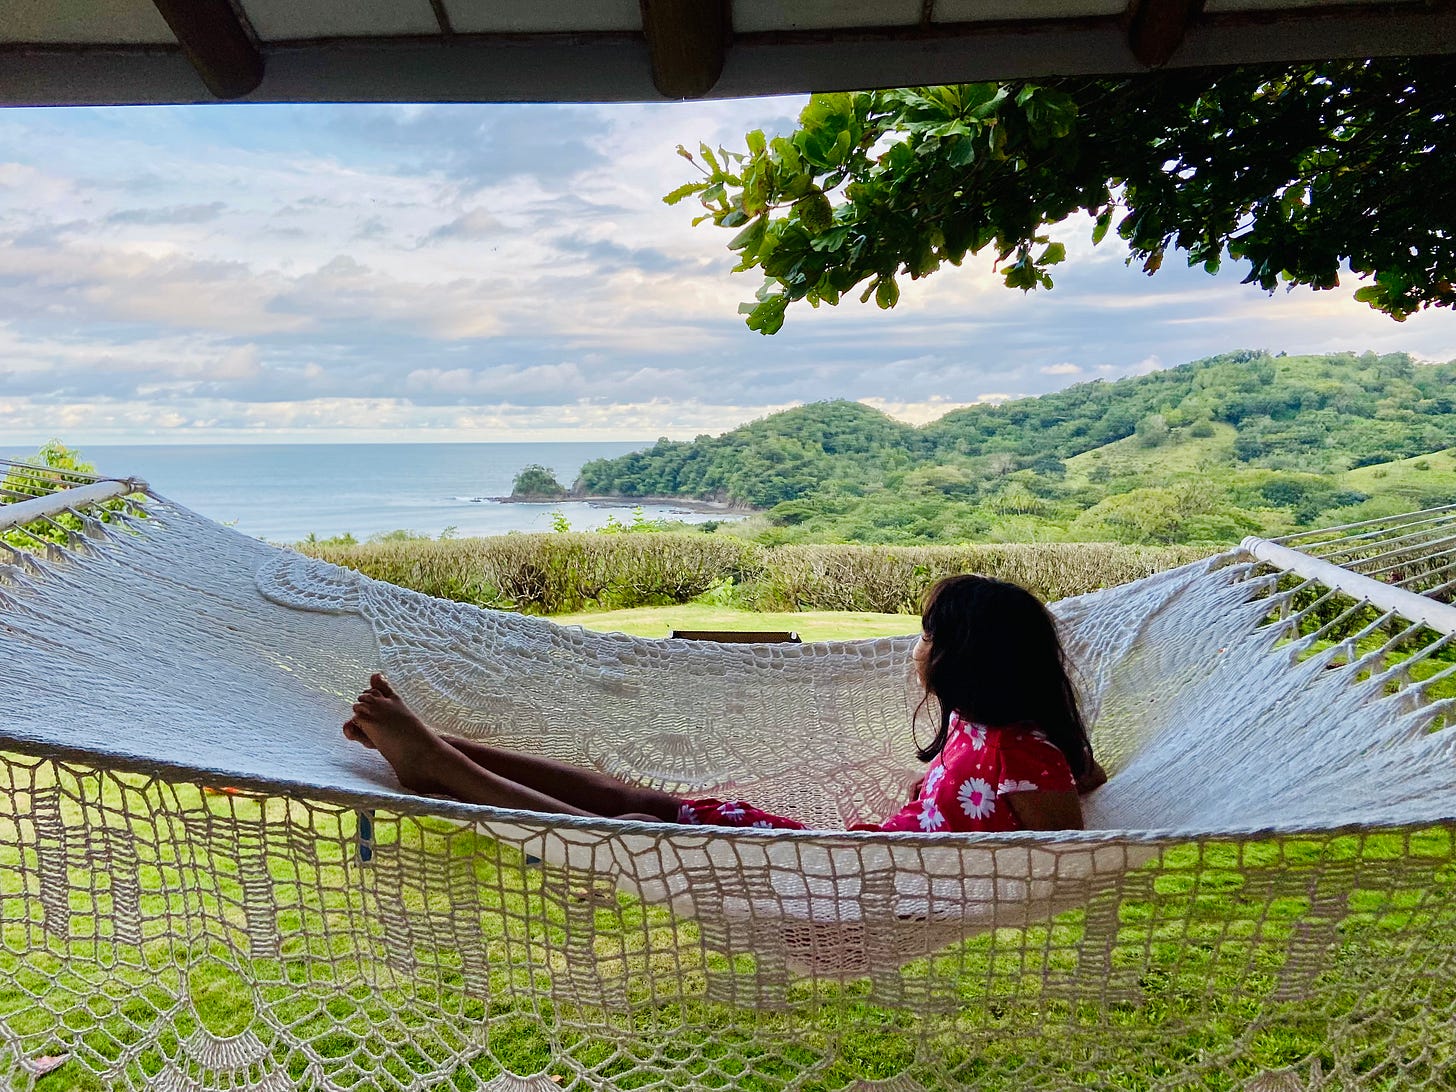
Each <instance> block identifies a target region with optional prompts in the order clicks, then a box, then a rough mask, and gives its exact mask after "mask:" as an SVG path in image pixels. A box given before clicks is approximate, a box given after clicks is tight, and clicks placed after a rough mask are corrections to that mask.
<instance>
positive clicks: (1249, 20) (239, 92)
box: [0, 0, 1456, 106]
mask: <svg viewBox="0 0 1456 1092" xmlns="http://www.w3.org/2000/svg"><path fill="white" fill-rule="evenodd" d="M1451 52H1456V5H1453V4H1452V3H1450V2H1448V0H1378V2H1377V0H1354V2H1338V0H1337V2H1329V0H103V2H97V0H0V104H5V105H15V106H19V105H31V106H40V105H81V104H103V103H105V104H120V103H196V102H214V101H218V100H219V99H241V100H244V101H250V102H348V101H355V102H565V101H600V102H605V101H660V100H663V99H682V98H700V97H713V98H727V97H735V96H746V95H770V94H784V93H792V92H805V91H831V90H846V89H853V88H868V87H892V86H906V85H919V84H935V83H960V82H968V81H974V80H984V79H1013V78H1023V77H1046V76H1055V75H1084V74H1109V73H1126V72H1140V71H1145V70H1147V69H1150V68H1158V67H1163V66H1169V67H1203V66H1219V65H1231V64H1245V63H1259V62H1291V61H1306V60H1317V59H1322V58H1336V57H1365V56H1380V55H1399V54H1431V53H1451Z"/></svg>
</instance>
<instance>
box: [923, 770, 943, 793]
mask: <svg viewBox="0 0 1456 1092" xmlns="http://www.w3.org/2000/svg"><path fill="white" fill-rule="evenodd" d="M944 777H945V767H944V766H937V767H935V768H934V769H933V770H931V771H930V772H929V773H928V774H926V775H925V784H923V785H921V786H920V797H921V799H924V798H925V797H927V796H934V795H935V787H936V786H937V785H939V784H940V782H941V780H942V779H943V778H944Z"/></svg>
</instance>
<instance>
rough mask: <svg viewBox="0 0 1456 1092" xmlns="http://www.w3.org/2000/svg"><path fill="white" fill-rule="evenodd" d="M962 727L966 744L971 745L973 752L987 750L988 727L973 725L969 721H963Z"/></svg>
mask: <svg viewBox="0 0 1456 1092" xmlns="http://www.w3.org/2000/svg"><path fill="white" fill-rule="evenodd" d="M960 726H961V732H962V733H963V734H964V735H965V737H966V742H967V743H969V744H970V745H971V750H973V751H979V750H982V749H984V748H985V746H986V726H985V725H984V724H972V723H971V722H970V721H968V720H962V721H961V722H960Z"/></svg>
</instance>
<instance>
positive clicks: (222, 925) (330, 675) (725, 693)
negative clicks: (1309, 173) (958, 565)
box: [0, 467, 1456, 1092]
mask: <svg viewBox="0 0 1456 1092" xmlns="http://www.w3.org/2000/svg"><path fill="white" fill-rule="evenodd" d="M27 474H28V475H30V476H31V479H26V475H27ZM8 480H9V481H10V483H11V487H10V488H9V492H10V494H11V495H10V497H9V498H8V499H10V500H12V501H19V502H20V503H29V504H30V505H32V509H27V511H26V516H25V520H24V522H23V523H22V524H21V525H20V526H18V527H12V528H11V529H10V530H8V531H6V532H5V536H4V538H0V542H4V543H6V544H4V545H0V662H3V665H4V675H5V687H6V697H5V701H4V705H3V707H0V746H3V749H4V752H5V753H4V756H3V762H0V1074H3V1079H4V1080H6V1081H8V1082H9V1085H10V1086H11V1087H14V1088H23V1089H28V1088H40V1089H53V1088H54V1089H59V1088H88V1087H95V1088H125V1089H163V1090H177V1092H181V1090H211V1089H256V1090H282V1089H286V1088H295V1087H297V1088H309V1089H319V1090H325V1089H327V1090H338V1089H375V1088H378V1089H406V1088H408V1089H417V1088H418V1089H489V1090H493V1092H538V1090H552V1089H557V1088H567V1089H598V1088H611V1089H618V1088H620V1089H652V1088H664V1089H665V1088H673V1089H676V1088H683V1087H706V1088H745V1089H756V1090H784V1092H789V1090H800V1089H804V1090H810V1089H854V1090H858V1092H870V1090H883V1092H920V1090H933V1089H949V1088H975V1089H1023V1088H1090V1089H1108V1090H1112V1089H1118V1090H1121V1089H1184V1088H1208V1089H1249V1090H1260V1092H1275V1090H1285V1089H1288V1090H1295V1089H1298V1090H1304V1089H1347V1088H1365V1087H1368V1088H1381V1089H1407V1088H1412V1089H1423V1088H1439V1089H1447V1088H1451V1087H1453V1086H1456V743H1453V740H1456V733H1453V731H1452V730H1451V728H1450V724H1451V722H1452V719H1453V716H1456V698H1453V695H1456V678H1453V676H1456V649H1453V637H1452V635H1451V630H1452V628H1456V627H1452V626H1451V625H1449V618H1450V612H1452V611H1453V609H1456V608H1452V607H1451V606H1450V605H1449V603H1448V602H1446V600H1448V599H1449V598H1450V591H1451V588H1452V587H1453V584H1452V582H1451V581H1452V576H1453V567H1452V566H1453V561H1456V545H1453V544H1456V508H1453V509H1451V510H1445V511H1437V512H1433V513H1422V514H1417V515H1414V516H1410V517H1401V518H1398V519H1392V520H1388V521H1382V522H1379V523H1371V524H1362V525H1358V526H1355V527H1353V528H1343V529H1336V530H1334V531H1330V532H1321V533H1319V534H1317V535H1313V536H1304V537H1303V538H1301V539H1296V540H1290V541H1288V542H1286V543H1284V544H1283V545H1282V546H1281V545H1278V544H1269V543H1263V542H1250V543H1246V544H1245V546H1244V547H1243V548H1241V549H1239V550H1234V551H1231V552H1229V553H1225V554H1222V555H1219V556H1217V557H1213V558H1210V559H1207V560H1205V561H1200V562H1197V563H1195V564H1192V565H1188V566H1184V567H1182V568H1179V569H1174V570H1171V571H1168V572H1165V573H1161V574H1158V575H1156V576H1153V577H1150V578H1148V579H1145V580H1141V581H1138V582H1136V583H1133V584H1128V585H1124V586H1122V587H1116V588H1111V589H1108V590H1105V591H1101V592H1096V593H1093V594H1090V595H1085V596H1080V597H1077V598H1074V599H1069V600H1063V601H1061V602H1059V603H1056V604H1054V605H1053V610H1054V612H1055V614H1056V615H1057V617H1058V619H1059V622H1060V625H1061V627H1062V630H1063V633H1064V636H1065V637H1066V640H1067V643H1068V646H1069V650H1070V652H1071V654H1072V656H1073V658H1074V659H1075V661H1076V662H1077V664H1078V665H1079V667H1080V671H1081V677H1082V688H1083V691H1084V700H1085V705H1086V709H1087V711H1088V713H1089V714H1091V717H1092V720H1093V724H1094V727H1093V737H1094V743H1095V747H1096V750H1097V753H1098V755H1099V757H1100V758H1101V759H1102V761H1103V763H1104V765H1106V766H1107V768H1108V770H1109V772H1110V773H1111V775H1112V776H1111V780H1110V781H1109V782H1108V784H1107V785H1106V786H1105V787H1103V788H1102V789H1100V790H1098V791H1097V792H1095V793H1094V794H1092V795H1091V796H1089V797H1087V798H1086V799H1085V801H1084V804H1085V809H1086V813H1087V826H1088V829H1087V830H1085V831H1075V832H1056V833H1016V834H997V835H964V834H961V835H955V834H926V835H914V834H894V835H886V834H878V833H846V832H844V830H843V827H844V826H845V825H846V824H847V823H850V822H853V821H855V820H857V819H863V818H869V817H878V816H881V815H883V814H887V813H889V812H890V811H892V810H894V809H895V808H897V807H898V806H899V804H901V803H902V802H903V800H904V798H905V795H906V792H907V787H908V786H909V785H910V783H911V782H912V781H913V780H914V779H915V778H916V776H917V767H918V765H919V764H918V763H917V762H916V761H915V758H914V752H913V742H912V735H911V731H910V725H911V716H912V711H913V709H914V706H915V705H916V703H917V700H918V699H917V696H916V694H915V692H914V689H913V687H912V684H911V680H910V678H909V675H908V672H907V662H908V654H909V649H910V644H911V641H912V640H913V638H912V637H904V638H894V639H880V640H865V641H846V642H833V643H818V644H815V643H811V644H804V645H719V644H713V643H695V642H681V641H668V640H644V639H637V638H632V637H626V636H622V635H618V634H600V633H589V632H586V631H583V630H581V629H577V628H564V627H561V626H557V625H554V624H552V623H550V622H547V621H543V620H540V619H533V618H528V617H522V616H518V615H513V614H507V613H499V612H492V611H486V610H480V609H476V608H473V607H470V606H465V605H461V604H458V603H450V602H445V601H441V600H436V599H431V598H428V597H426V596H422V595H419V594H416V593H413V592H410V591H407V590H404V589H401V588H397V587H394V586H391V585H387V584H382V583H378V582H375V581H372V580H370V579H367V578H365V577H363V576H360V575H358V574H356V573H353V572H351V571H347V570H344V569H339V568H335V567H333V566H330V565H327V564H324V563H322V562H318V561H313V560H309V559H307V558H304V557H301V556H299V555H297V554H294V553H292V552H289V551H285V550H280V549H276V548H274V547H272V546H269V545H266V544H264V543H261V542H257V541H254V540H252V539H249V538H246V537H244V536H242V535H240V534H237V533H235V532H233V531H231V530H229V529H227V528H224V527H220V526H218V525H216V524H213V523H210V522H208V521H206V520H204V519H202V518H201V517H199V516H197V515H194V514H193V513H191V512H189V511H187V510H185V509H183V508H181V507H179V506H177V505H175V504H172V503H170V502H168V501H167V500H165V499H164V498H162V497H159V496H155V495H152V494H150V493H145V492H134V493H131V494H130V495H127V494H128V490H129V489H131V488H132V485H131V484H130V483H128V484H125V485H118V486H115V487H114V488H113V487H107V486H105V485H104V484H101V485H93V484H92V483H91V481H90V480H89V479H85V478H84V477H83V476H81V475H57V474H55V473H49V475H48V476H47V475H43V474H42V473H41V472H39V471H36V472H30V471H23V470H17V469H15V468H13V467H12V468H11V477H10V479H8ZM17 480H19V481H21V482H22V485H19V486H17V485H15V482H16V481H17ZM26 480H32V484H33V488H31V489H29V492H33V493H35V494H37V495H43V494H45V493H46V492H48V491H49V490H51V489H54V488H56V487H57V486H66V487H69V489H68V492H69V494H70V495H71V496H73V497H74V498H77V499H76V502H75V503H74V504H72V505H71V507H70V509H69V510H67V511H64V512H62V511H61V508H60V507H59V505H58V504H57V503H55V498H54V497H52V498H51V499H49V500H46V499H41V500H37V501H26V500H25V499H24V496H25V495H26V493H27V488H26V487H25V486H24V485H23V482H24V481H26ZM138 488H140V487H138ZM86 489H91V490H92V491H93V492H91V493H83V492H82V490H86ZM96 490H100V492H99V493H98V492H96ZM107 497H109V498H110V499H106V498H107ZM65 501H66V498H65V496H61V502H62V503H65ZM83 501H85V503H82V502H83ZM35 505H41V506H42V507H44V509H45V510H44V511H42V512H40V513H39V514H36V511H37V510H35V509H34V506H35ZM5 511H6V509H3V508H0V520H3V516H4V513H5ZM11 511H12V512H15V511H19V510H18V509H12V510H11ZM10 522H11V523H12V524H15V523H16V520H14V519H12V520H11V521H10ZM1291 558H1293V559H1296V561H1298V559H1304V560H1305V561H1309V562H1310V563H1311V564H1312V565H1314V566H1315V568H1314V569H1311V570H1310V571H1313V572H1315V574H1316V575H1315V576H1310V575H1299V572H1298V570H1299V568H1300V567H1301V566H1302V562H1301V563H1299V564H1290V563H1288V562H1289V559H1291ZM1271 559H1272V561H1271ZM1319 559H1323V560H1322V562H1321V561H1320V560H1319ZM1321 563H1323V564H1324V565H1326V566H1327V567H1326V568H1319V567H1318V566H1319V565H1320V564H1321ZM1336 566H1339V567H1336ZM1331 573H1333V574H1337V575H1335V576H1331V575H1330V574H1331ZM1381 580H1384V581H1385V583H1381V582H1380V581H1381ZM1371 589H1374V591H1371ZM1367 592H1369V593H1370V594H1367ZM1443 612H1445V613H1443ZM380 669H382V670H384V671H385V672H386V673H387V674H388V675H389V677H390V678H391V680H393V682H394V683H395V685H396V687H397V688H398V689H399V690H400V691H401V692H402V694H403V695H404V696H405V697H406V698H407V699H408V700H409V701H410V703H411V704H412V705H414V706H415V707H416V708H417V709H419V710H420V711H421V712H422V714H423V715H424V716H425V718H426V719H427V720H429V721H431V722H433V723H434V724H436V725H437V726H439V727H441V728H443V729H446V730H449V731H451V732H454V733H457V734H461V735H468V736H472V737H475V738H478V739H482V740H488V741H490V742H492V743H494V744H498V745H502V746H506V747H514V748H521V749H528V750H535V751H539V752H541V753H544V754H548V755H551V756H553V757H555V758H560V759H564V760H568V761H572V762H577V763H581V764H586V765H591V766H595V767H598V768H601V769H604V770H609V771H612V772H614V773H617V774H619V775H622V776H626V777H629V778H634V779H637V780H640V781H642V782H645V783H650V784H653V785H656V786H660V787H666V788H669V789H675V790H680V791H682V792H683V793H684V794H692V795H700V796H708V795H713V796H719V797H725V798H739V797H741V798H745V799H748V800H751V801H753V802H754V803H756V804H759V805H760V806H763V807H766V808H770V809H773V810H777V811H783V812H786V813H789V814H793V815H797V816H800V817H803V818H804V819H806V820H808V821H809V822H811V823H812V824H813V825H815V826H816V827H820V828H823V829H819V830H813V831H804V832H781V831H774V832H763V831H736V830H734V831H730V830H716V831H715V830H712V829H706V828H697V827H695V828H687V827H676V826H669V825H660V824H646V823H625V822H616V821H609V820H580V819H575V818H569V817H561V816H546V815H539V814H531V813H520V812H506V811H500V810H495V809H490V808H480V807H470V806H466V805H463V804H459V803H456V802H451V801H445V800H439V799H432V798H421V797H417V796H411V795H409V794H407V793H405V792H403V791H402V790H401V789H400V787H399V786H398V784H397V783H396V782H395V780H394V779H393V776H392V774H391V772H390V771H389V769H388V767H387V766H386V765H385V764H384V762H383V760H382V759H380V758H379V757H378V756H377V755H376V754H374V753H372V752H369V751H366V750H364V749H362V748H360V747H358V746H356V745H354V744H351V743H349V742H347V741H346V740H345V739H344V738H343V737H342V735H341V734H340V731H339V725H340V724H341V723H342V721H343V720H344V719H346V717H347V716H348V712H349V705H350V702H351V701H352V695H353V694H355V693H357V692H358V690H359V689H360V687H361V685H362V683H363V681H364V680H365V679H366V678H367V676H368V675H369V673H370V672H372V671H375V670H380ZM57 1056H67V1057H68V1059H69V1060H68V1061H66V1062H65V1064H64V1065H62V1066H61V1068H59V1069H57V1070H55V1072H54V1073H52V1074H51V1075H49V1076H42V1074H43V1073H44V1072H45V1071H46V1070H47V1069H48V1068H49V1066H50V1065H51V1060H52V1059H54V1058H55V1057H57Z"/></svg>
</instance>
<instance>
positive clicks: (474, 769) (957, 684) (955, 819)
mask: <svg viewBox="0 0 1456 1092" xmlns="http://www.w3.org/2000/svg"><path fill="white" fill-rule="evenodd" d="M921 628H922V630H923V632H922V634H921V636H920V640H919V641H918V642H916V645H915V650H914V653H913V656H914V663H915V670H916V673H917V675H918V676H919V678H920V682H921V684H922V685H923V686H924V687H925V698H924V699H923V700H922V702H921V706H920V707H921V709H924V708H925V707H926V706H927V705H930V704H932V703H933V705H934V707H935V710H936V713H937V720H938V730H937V732H936V734H935V736H934V737H933V738H932V739H931V741H930V742H929V743H928V744H926V745H925V746H924V747H921V748H919V750H918V753H919V756H920V759H921V760H922V761H924V762H926V763H928V764H929V765H928V768H927V769H926V772H925V776H924V777H923V778H922V779H921V780H920V782H919V783H918V784H917V785H916V786H915V791H914V794H913V797H912V799H911V800H910V802H909V803H907V804H906V805H905V807H903V808H902V809H901V810H900V811H899V812H897V813H896V814H894V815H892V816H890V817H889V818H888V819H886V820H885V821H884V822H882V823H877V824H859V825H857V826H856V827H855V828H854V829H856V830H918V831H976V830H1068V829H1075V828H1080V827H1081V826H1082V809H1081V805H1080V802H1079V800H1078V793H1079V791H1080V792H1088V791H1090V790H1091V789H1094V788H1096V787H1097V786H1098V785H1100V784H1102V782H1103V781H1105V780H1106V775H1105V774H1103V772H1102V770H1101V768H1100V767H1099V766H1098V765H1097V763H1096V761H1095V760H1094V759H1093V758H1092V750H1091V746H1090V744H1089V743H1088V741H1087V730H1086V728H1085V726H1084V725H1083V723H1082V717H1081V714H1080V713H1079V712H1078V710H1077V698H1076V693H1075V691H1074V690H1073V688H1072V683H1071V680H1070V679H1069V678H1068V674H1067V664H1066V658H1065V656H1064V654H1063V652H1062V647H1061V643H1060V641H1058V639H1057V633H1056V627H1055V624H1054V623H1053V621H1052V618H1051V616H1050V615H1049V614H1048V613H1047V610H1046V608H1045V607H1043V606H1042V604H1041V602H1040V601H1039V600H1037V598H1036V597H1035V596H1033V595H1032V594H1031V593H1030V592H1027V591H1025V590H1024V589H1022V588H1019V587H1017V586H1016V585H1014V584H1007V583H1004V582H1002V581H999V580H991V579H988V578H986V577H981V576H952V577H947V578H946V579H944V580H942V581H940V583H938V584H936V585H935V587H933V588H932V589H931V590H930V594H929V595H928V596H927V598H926V601H925V610H924V612H923V614H922V616H921ZM918 712H919V710H917V713H918ZM917 719H918V718H917ZM344 735H345V736H347V737H348V738H349V739H352V740H354V741H356V742H358V743H361V744H364V745H365V746H369V747H375V748H377V749H378V750H379V751H380V752H381V753H382V754H383V755H384V757H385V758H386V759H388V760H389V763H390V765H392V766H393V767H394V770H395V773H396V774H397V775H398V777H399V780H400V783H401V784H402V785H403V786H404V787H405V788H407V789H410V790H412V791H414V792H420V793H436V794H441V795H446V796H453V797H455V798H457V799H460V800H464V801H467V802H469V803H475V804H489V805H493V806H495V807H502V808H519V809H524V810H529V811H544V812H557V813H564V814H567V815H587V816H605V817H610V818H617V819H643V820H649V821H652V822H665V823H689V824H708V825H714V826H737V827H745V826H753V827H775V828H784V829H802V828H803V826H804V824H803V823H801V822H799V821H798V820H795V819H792V818H789V817H787V816H782V815H774V814H773V813H771V812H767V811H763V810H761V809H759V808H756V807H754V806H753V805H751V804H748V803H744V802H742V801H731V800H716V799H712V800H683V799H681V798H680V797H676V796H672V795H670V794H668V793H665V792H659V791H658V790H656V789H650V788H645V787H643V786H640V785H631V784H628V783H626V782H624V781H620V780H618V779H617V778H614V777H611V776H609V775H607V774H604V773H599V772H598V771H595V770H588V769H583V768H581V767H577V766H572V765H569V764H567V763H563V762H557V761H554V760H552V759H548V758H538V757H536V756H534V755H525V754H519V753H517V752H514V751H505V750H501V749H499V748H496V747H489V746H486V745H485V744H482V743H476V742H473V741H471V740H464V739H456V738H453V737H448V736H441V735H438V734H436V733H435V732H433V731H432V730H431V729H430V728H429V727H427V726H426V725H425V724H424V723H423V722H422V721H420V719H419V718H418V717H416V716H415V715H414V713H412V712H411V711H410V710H409V708H408V706H406V705H405V704H404V702H403V701H401V700H400V698H399V697H398V696H397V695H396V694H395V693H394V691H393V690H392V689H391V688H390V686H389V683H388V682H386V681H385V679H384V677H383V676H381V675H375V676H373V677H372V678H371V679H370V688H369V689H368V690H366V691H365V692H364V693H362V694H360V695H359V701H358V703H357V704H356V705H355V706H354V716H353V718H352V719H350V720H349V721H348V722H347V723H346V724H345V725H344Z"/></svg>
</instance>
